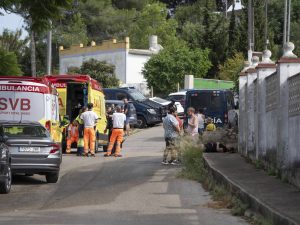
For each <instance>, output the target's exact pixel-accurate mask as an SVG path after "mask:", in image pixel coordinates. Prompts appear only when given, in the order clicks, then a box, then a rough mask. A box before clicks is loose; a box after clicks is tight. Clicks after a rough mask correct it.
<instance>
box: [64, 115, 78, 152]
mask: <svg viewBox="0 0 300 225" xmlns="http://www.w3.org/2000/svg"><path fill="white" fill-rule="evenodd" d="M78 138H79V133H78V123H77V121H76V120H74V121H73V123H71V124H70V125H69V127H68V137H67V149H66V152H67V153H71V145H72V144H73V143H76V144H77V143H78Z"/></svg>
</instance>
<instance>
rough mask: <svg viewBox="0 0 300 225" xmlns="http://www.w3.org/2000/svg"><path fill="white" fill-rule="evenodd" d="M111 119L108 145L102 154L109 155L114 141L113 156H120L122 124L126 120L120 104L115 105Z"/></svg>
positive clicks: (122, 133)
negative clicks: (111, 125)
mask: <svg viewBox="0 0 300 225" xmlns="http://www.w3.org/2000/svg"><path fill="white" fill-rule="evenodd" d="M112 120H113V130H112V134H111V137H110V140H109V145H108V148H107V153H106V154H105V155H104V156H105V157H108V156H111V151H112V149H113V147H114V144H115V142H117V143H116V152H115V154H114V156H115V157H122V155H121V143H122V141H123V135H124V124H125V121H126V116H125V114H124V113H122V109H121V107H120V106H117V107H116V112H115V113H114V114H113V115H112Z"/></svg>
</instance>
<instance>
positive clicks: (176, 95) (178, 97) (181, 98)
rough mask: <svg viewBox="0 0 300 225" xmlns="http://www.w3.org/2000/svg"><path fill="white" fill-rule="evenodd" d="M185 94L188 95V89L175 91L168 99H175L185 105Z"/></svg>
mask: <svg viewBox="0 0 300 225" xmlns="http://www.w3.org/2000/svg"><path fill="white" fill-rule="evenodd" d="M185 96H186V91H179V92H174V93H171V94H169V96H168V97H167V100H170V101H174V102H180V104H181V105H182V107H183V108H184V107H185Z"/></svg>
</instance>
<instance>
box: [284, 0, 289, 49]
mask: <svg viewBox="0 0 300 225" xmlns="http://www.w3.org/2000/svg"><path fill="white" fill-rule="evenodd" d="M287 4H288V0H284V22H283V45H285V43H286V27H287Z"/></svg>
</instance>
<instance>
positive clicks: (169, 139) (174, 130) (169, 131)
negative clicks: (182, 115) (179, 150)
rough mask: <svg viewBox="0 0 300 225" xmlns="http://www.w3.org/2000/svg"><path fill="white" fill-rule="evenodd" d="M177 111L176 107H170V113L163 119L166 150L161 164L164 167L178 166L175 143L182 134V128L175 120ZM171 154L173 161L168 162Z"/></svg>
mask: <svg viewBox="0 0 300 225" xmlns="http://www.w3.org/2000/svg"><path fill="white" fill-rule="evenodd" d="M175 114H176V109H175V107H172V106H171V107H169V112H168V114H167V116H166V117H165V118H164V119H163V127H164V130H165V135H164V136H165V141H166V148H165V150H164V155H163V161H162V162H161V163H162V164H164V165H167V164H173V165H177V164H178V162H177V160H176V154H175V141H176V138H177V137H178V134H179V132H180V127H179V123H178V121H177V119H176V118H175ZM170 153H171V160H170V161H169V162H168V161H167V158H168V155H169V154H170Z"/></svg>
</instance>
